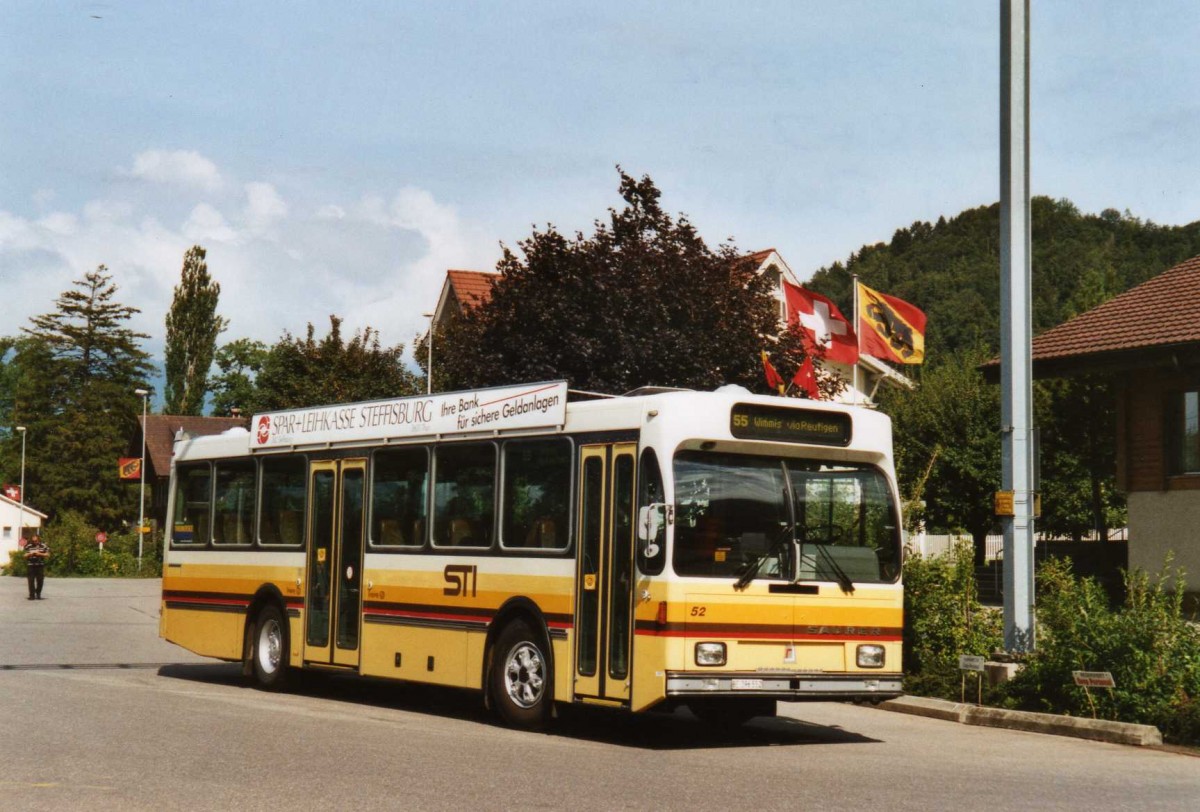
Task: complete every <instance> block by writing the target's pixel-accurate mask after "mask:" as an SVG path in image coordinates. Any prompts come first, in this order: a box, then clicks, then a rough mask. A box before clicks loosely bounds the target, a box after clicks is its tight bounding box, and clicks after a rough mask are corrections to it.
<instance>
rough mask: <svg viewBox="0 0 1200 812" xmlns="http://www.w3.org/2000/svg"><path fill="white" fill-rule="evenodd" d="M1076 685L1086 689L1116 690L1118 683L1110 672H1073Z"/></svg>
mask: <svg viewBox="0 0 1200 812" xmlns="http://www.w3.org/2000/svg"><path fill="white" fill-rule="evenodd" d="M1071 676H1072V677H1074V678H1075V684H1076V685H1079V686H1082V687H1084V688H1116V687H1117V683H1116V681H1115V680H1114V679H1113V675H1112V672H1109V671H1072V672H1071Z"/></svg>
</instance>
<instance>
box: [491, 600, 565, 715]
mask: <svg viewBox="0 0 1200 812" xmlns="http://www.w3.org/2000/svg"><path fill="white" fill-rule="evenodd" d="M543 648H544V644H543V643H542V642H541V640H540V637H539V635H536V634H535V633H534V632H533V630H532V629H530V628H529V625H528V624H526V623H525V622H524V621H520V620H517V621H514V622H512V623H510V624H509V625H508V626H506V627H505V629H504V631H502V632H501V633H500V637H499V638H498V639H497V640H496V647H495V649H494V651H493V656H492V667H491V674H490V681H491V686H490V687H491V694H492V701H493V703H494V704H495V707H496V712H497V713H499V714H500V718H501V719H503V720H504V722H505V723H507V724H509V725H512V726H513V727H522V728H525V729H527V730H538V729H541V728H543V727H545V726H546V724H547V723H548V722H549V721H550V706H551V703H552V702H553V701H554V692H553V685H552V680H551V674H550V660H549V658H548V657H547V656H546V652H545V651H543Z"/></svg>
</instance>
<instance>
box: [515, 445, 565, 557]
mask: <svg viewBox="0 0 1200 812" xmlns="http://www.w3.org/2000/svg"><path fill="white" fill-rule="evenodd" d="M502 493H503V506H502V508H501V514H500V515H501V517H502V519H501V533H500V542H501V544H503V546H504V547H505V548H506V549H512V548H524V549H540V550H563V549H566V546H567V505H568V504H569V503H570V499H571V441H570V440H566V439H555V440H533V441H513V442H508V443H505V444H504V488H503V490H502Z"/></svg>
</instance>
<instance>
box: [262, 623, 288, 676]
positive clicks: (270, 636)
mask: <svg viewBox="0 0 1200 812" xmlns="http://www.w3.org/2000/svg"><path fill="white" fill-rule="evenodd" d="M281 662H283V630H282V629H281V628H280V627H279V621H278V620H276V619H275V618H267V620H266V622H264V623H263V625H262V628H261V629H259V630H258V667H259V668H261V669H262V672H263V673H264V674H274V673H275V672H276V671H278V670H279V664H280V663H281Z"/></svg>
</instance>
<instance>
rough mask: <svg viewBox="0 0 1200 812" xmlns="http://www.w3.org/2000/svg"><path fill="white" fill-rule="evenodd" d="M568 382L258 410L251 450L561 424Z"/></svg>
mask: <svg viewBox="0 0 1200 812" xmlns="http://www.w3.org/2000/svg"><path fill="white" fill-rule="evenodd" d="M566 419H567V383H566V381H552V382H548V383H532V384H525V385H524V386H506V387H497V388H494V389H476V390H473V391H470V392H443V393H438V394H433V395H418V396H416V397H407V398H396V399H394V400H372V401H368V402H366V403H340V404H337V405H331V406H314V407H311V408H306V409H290V410H288V411H284V412H268V413H266V414H257V415H255V416H254V420H253V422H252V423H251V428H250V449H251V450H252V451H253V450H261V449H268V448H282V447H288V446H298V445H311V444H316V443H320V444H324V443H342V442H378V441H382V440H388V439H400V438H414V439H415V438H417V437H431V436H437V435H447V434H469V433H472V432H480V431H486V432H492V431H500V430H504V429H530V428H548V427H552V426H561V425H562V424H563V423H565V422H566Z"/></svg>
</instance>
